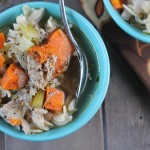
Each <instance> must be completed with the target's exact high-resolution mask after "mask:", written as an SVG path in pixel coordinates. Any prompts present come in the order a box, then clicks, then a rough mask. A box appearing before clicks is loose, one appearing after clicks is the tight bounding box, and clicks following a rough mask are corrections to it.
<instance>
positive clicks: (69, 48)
mask: <svg viewBox="0 0 150 150" xmlns="http://www.w3.org/2000/svg"><path fill="white" fill-rule="evenodd" d="M48 44H50V45H53V46H54V47H55V49H53V51H52V55H55V56H56V57H57V62H56V65H55V73H56V75H55V76H57V74H60V73H62V72H63V70H64V66H65V65H66V64H67V63H68V59H70V56H71V55H72V54H73V52H74V47H73V45H72V43H71V42H70V40H69V39H68V37H67V35H66V34H65V33H64V32H63V31H62V30H61V29H57V30H55V31H54V32H52V33H51V34H50V36H49V38H48Z"/></svg>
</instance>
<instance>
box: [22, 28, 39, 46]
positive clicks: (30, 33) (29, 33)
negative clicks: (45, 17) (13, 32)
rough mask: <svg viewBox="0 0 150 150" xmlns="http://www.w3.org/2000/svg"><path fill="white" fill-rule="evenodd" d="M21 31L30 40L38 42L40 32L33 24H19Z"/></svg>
mask: <svg viewBox="0 0 150 150" xmlns="http://www.w3.org/2000/svg"><path fill="white" fill-rule="evenodd" d="M21 33H22V35H23V36H25V37H26V38H27V39H29V40H30V41H33V42H36V43H38V42H39V40H40V33H39V31H38V30H37V29H36V28H35V27H33V26H21Z"/></svg>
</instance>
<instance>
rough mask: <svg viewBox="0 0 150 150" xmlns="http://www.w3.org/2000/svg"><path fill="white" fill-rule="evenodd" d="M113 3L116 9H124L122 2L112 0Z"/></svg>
mask: <svg viewBox="0 0 150 150" xmlns="http://www.w3.org/2000/svg"><path fill="white" fill-rule="evenodd" d="M111 3H112V5H113V7H114V8H115V9H123V6H122V1H121V0H111Z"/></svg>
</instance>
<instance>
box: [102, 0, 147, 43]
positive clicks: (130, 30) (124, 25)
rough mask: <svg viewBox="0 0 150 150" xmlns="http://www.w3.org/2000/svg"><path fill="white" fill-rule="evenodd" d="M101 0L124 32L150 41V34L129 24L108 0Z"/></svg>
mask: <svg viewBox="0 0 150 150" xmlns="http://www.w3.org/2000/svg"><path fill="white" fill-rule="evenodd" d="M103 2H104V5H105V7H106V9H107V11H108V12H109V14H110V16H111V17H112V18H113V20H114V21H115V22H116V23H117V25H118V26H119V27H120V28H121V29H122V30H124V31H125V32H126V33H128V34H129V35H131V36H132V37H134V38H136V39H138V40H140V41H142V42H145V43H150V35H148V34H146V33H143V32H142V31H141V30H139V29H137V28H135V27H134V26H132V25H130V24H129V23H128V22H127V21H125V20H124V19H122V17H121V15H120V14H119V13H118V11H117V10H115V9H114V8H113V6H112V4H111V2H110V0H103Z"/></svg>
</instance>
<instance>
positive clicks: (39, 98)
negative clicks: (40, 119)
mask: <svg viewBox="0 0 150 150" xmlns="http://www.w3.org/2000/svg"><path fill="white" fill-rule="evenodd" d="M44 95H45V91H43V90H39V91H38V92H37V93H36V95H35V96H34V97H33V99H32V107H34V108H42V106H43V102H44Z"/></svg>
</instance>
